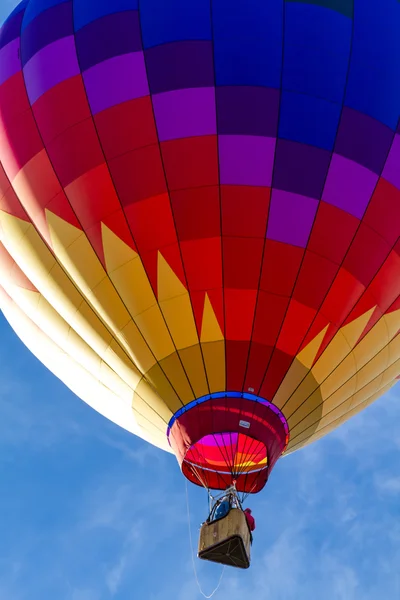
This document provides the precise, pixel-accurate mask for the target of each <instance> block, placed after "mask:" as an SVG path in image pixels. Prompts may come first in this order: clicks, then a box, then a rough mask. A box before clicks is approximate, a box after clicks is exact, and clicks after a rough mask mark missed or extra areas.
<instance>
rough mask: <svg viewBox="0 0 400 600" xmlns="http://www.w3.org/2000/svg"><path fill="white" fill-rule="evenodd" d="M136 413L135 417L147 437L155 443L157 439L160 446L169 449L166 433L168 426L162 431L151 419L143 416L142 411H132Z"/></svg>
mask: <svg viewBox="0 0 400 600" xmlns="http://www.w3.org/2000/svg"><path fill="white" fill-rule="evenodd" d="M132 412H133V413H134V415H135V419H136V421H137V423H138V425H139V427H140V429H141V430H142V432H144V434H145V435H143V437H144V438H145V436H146V435H147V438H148V439H149V440H151V443H152V444H154V440H157V442H158V444H157V445H158V446H159V447H164V448H165V449H167V446H168V440H167V435H166V430H167V428H166V427H165V428H164V431H161V430H160V429H159V428H158V427H157V426H156V425H154V424H153V423H152V422H151V421H148V420H147V419H146V418H145V417H143V416H142V415H141V414H140V413H138V412H136V411H132Z"/></svg>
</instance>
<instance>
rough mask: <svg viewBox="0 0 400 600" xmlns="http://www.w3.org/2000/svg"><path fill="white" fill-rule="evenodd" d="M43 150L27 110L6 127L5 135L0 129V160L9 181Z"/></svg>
mask: <svg viewBox="0 0 400 600" xmlns="http://www.w3.org/2000/svg"><path fill="white" fill-rule="evenodd" d="M42 149H43V144H42V140H41V139H40V136H39V133H38V130H37V127H36V124H35V120H34V118H33V115H32V111H30V110H28V111H26V112H24V113H22V114H20V115H19V116H18V118H17V119H14V120H13V121H12V123H10V124H9V125H8V129H7V133H5V131H4V130H2V129H0V160H1V162H2V164H3V167H4V169H5V171H6V173H7V176H8V178H9V179H11V180H13V179H14V177H15V176H16V175H17V173H18V172H19V171H20V170H21V169H22V167H23V166H25V165H26V163H27V162H29V161H30V160H31V159H32V158H33V157H34V156H36V154H38V153H39V152H40V151H41V150H42Z"/></svg>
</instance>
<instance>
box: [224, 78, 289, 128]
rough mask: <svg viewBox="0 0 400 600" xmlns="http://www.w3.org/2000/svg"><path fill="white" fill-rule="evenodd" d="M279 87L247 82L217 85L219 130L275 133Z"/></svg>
mask: <svg viewBox="0 0 400 600" xmlns="http://www.w3.org/2000/svg"><path fill="white" fill-rule="evenodd" d="M278 112H279V90H275V89H271V88H261V87H250V86H243V87H242V86H226V87H218V88H217V114H218V133H220V134H225V135H227V134H235V135H259V136H264V137H276V133H277V130H278Z"/></svg>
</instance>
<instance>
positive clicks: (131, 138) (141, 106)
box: [94, 96, 158, 159]
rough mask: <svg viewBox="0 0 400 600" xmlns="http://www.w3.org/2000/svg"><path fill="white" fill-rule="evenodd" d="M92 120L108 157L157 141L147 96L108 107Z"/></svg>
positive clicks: (150, 105) (150, 104)
mask: <svg viewBox="0 0 400 600" xmlns="http://www.w3.org/2000/svg"><path fill="white" fill-rule="evenodd" d="M94 119H95V123H96V126H97V131H98V134H99V137H100V140H101V143H102V146H103V150H104V153H105V155H106V157H107V158H108V159H112V158H115V157H117V156H120V155H121V154H126V153H127V152H130V151H131V150H136V149H137V148H141V147H143V146H152V145H154V144H157V143H158V140H157V131H156V127H155V124H154V116H153V107H152V103H151V99H150V97H149V96H144V97H143V98H137V99H135V100H130V101H129V102H123V103H122V104H117V105H116V106H112V107H111V108H108V109H107V110H104V111H103V112H100V113H98V114H97V115H96V116H95V117H94Z"/></svg>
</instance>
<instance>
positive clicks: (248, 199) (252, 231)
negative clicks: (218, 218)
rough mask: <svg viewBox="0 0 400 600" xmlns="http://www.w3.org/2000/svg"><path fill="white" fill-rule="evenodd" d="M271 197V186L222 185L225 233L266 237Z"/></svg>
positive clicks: (223, 228)
mask: <svg viewBox="0 0 400 600" xmlns="http://www.w3.org/2000/svg"><path fill="white" fill-rule="evenodd" d="M270 197H271V190H270V188H262V187H250V186H244V185H222V186H221V204H222V230H223V235H226V236H243V237H259V238H263V239H264V238H265V235H266V229H267V217H268V209H269V202H270Z"/></svg>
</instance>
